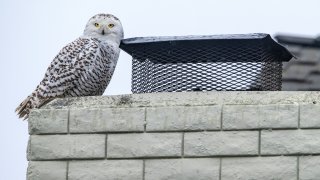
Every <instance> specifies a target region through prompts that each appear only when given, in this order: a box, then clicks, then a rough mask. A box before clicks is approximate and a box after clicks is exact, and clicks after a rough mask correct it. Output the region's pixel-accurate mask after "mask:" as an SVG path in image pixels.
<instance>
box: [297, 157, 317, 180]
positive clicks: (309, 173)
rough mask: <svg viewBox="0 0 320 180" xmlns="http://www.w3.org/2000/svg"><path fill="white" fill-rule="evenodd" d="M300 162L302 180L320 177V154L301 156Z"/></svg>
mask: <svg viewBox="0 0 320 180" xmlns="http://www.w3.org/2000/svg"><path fill="white" fill-rule="evenodd" d="M299 164H300V165H299V175H300V177H299V179H300V180H311V179H319V178H320V171H319V169H320V156H304V157H300V161H299Z"/></svg>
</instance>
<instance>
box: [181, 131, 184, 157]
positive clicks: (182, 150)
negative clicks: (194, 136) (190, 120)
mask: <svg viewBox="0 0 320 180" xmlns="http://www.w3.org/2000/svg"><path fill="white" fill-rule="evenodd" d="M181 157H182V158H184V133H182V142H181Z"/></svg>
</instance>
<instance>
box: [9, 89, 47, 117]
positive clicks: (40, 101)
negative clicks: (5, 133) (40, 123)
mask: <svg viewBox="0 0 320 180" xmlns="http://www.w3.org/2000/svg"><path fill="white" fill-rule="evenodd" d="M36 94H37V93H35V92H34V93H32V94H31V95H30V96H28V97H27V98H26V99H25V100H24V101H23V102H22V103H21V104H20V105H19V106H18V107H17V108H16V110H15V112H16V113H17V114H18V115H19V118H22V119H23V120H26V119H28V117H29V113H30V111H31V109H33V108H40V107H41V106H43V105H45V104H46V103H48V102H50V101H51V100H52V98H39V97H38V96H37V95H36Z"/></svg>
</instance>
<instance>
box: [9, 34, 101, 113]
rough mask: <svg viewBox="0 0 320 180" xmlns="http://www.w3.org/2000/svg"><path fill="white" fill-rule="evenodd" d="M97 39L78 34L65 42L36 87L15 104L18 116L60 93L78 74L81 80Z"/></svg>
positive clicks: (95, 50)
mask: <svg viewBox="0 0 320 180" xmlns="http://www.w3.org/2000/svg"><path fill="white" fill-rule="evenodd" d="M99 43H100V42H99V40H97V39H94V38H79V39H77V40H75V41H73V42H72V43H70V44H68V45H67V46H65V47H64V48H63V49H62V50H61V51H60V52H59V54H58V55H57V56H56V57H55V58H54V59H53V61H52V62H51V64H50V66H49V67H48V69H47V71H46V74H45V77H44V78H43V80H42V81H41V82H40V84H39V85H38V86H37V88H36V90H35V91H33V93H32V94H31V95H30V96H28V97H27V98H26V99H25V100H24V101H23V102H22V103H21V104H20V105H19V106H18V107H17V108H16V110H15V111H16V112H17V113H18V115H19V117H20V118H24V119H27V118H28V117H29V113H30V110H31V109H33V108H39V107H41V106H42V105H44V104H46V103H48V102H50V101H51V100H52V99H54V98H55V97H64V93H65V92H66V91H68V90H70V89H72V88H74V86H75V85H74V82H75V81H78V80H79V79H80V78H82V79H81V80H82V81H85V80H86V78H87V77H86V76H87V75H86V72H87V71H88V70H89V69H90V68H91V67H92V65H93V63H94V60H95V59H96V56H97V55H98V53H100V51H101V49H100V46H99Z"/></svg>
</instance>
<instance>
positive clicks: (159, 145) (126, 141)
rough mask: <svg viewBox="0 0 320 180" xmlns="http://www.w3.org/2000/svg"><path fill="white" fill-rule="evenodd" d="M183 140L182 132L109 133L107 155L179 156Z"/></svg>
mask: <svg viewBox="0 0 320 180" xmlns="http://www.w3.org/2000/svg"><path fill="white" fill-rule="evenodd" d="M181 142H182V134H181V133H141V134H109V135H108V140H107V157H108V158H137V157H177V156H181V144H182V143H181Z"/></svg>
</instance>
